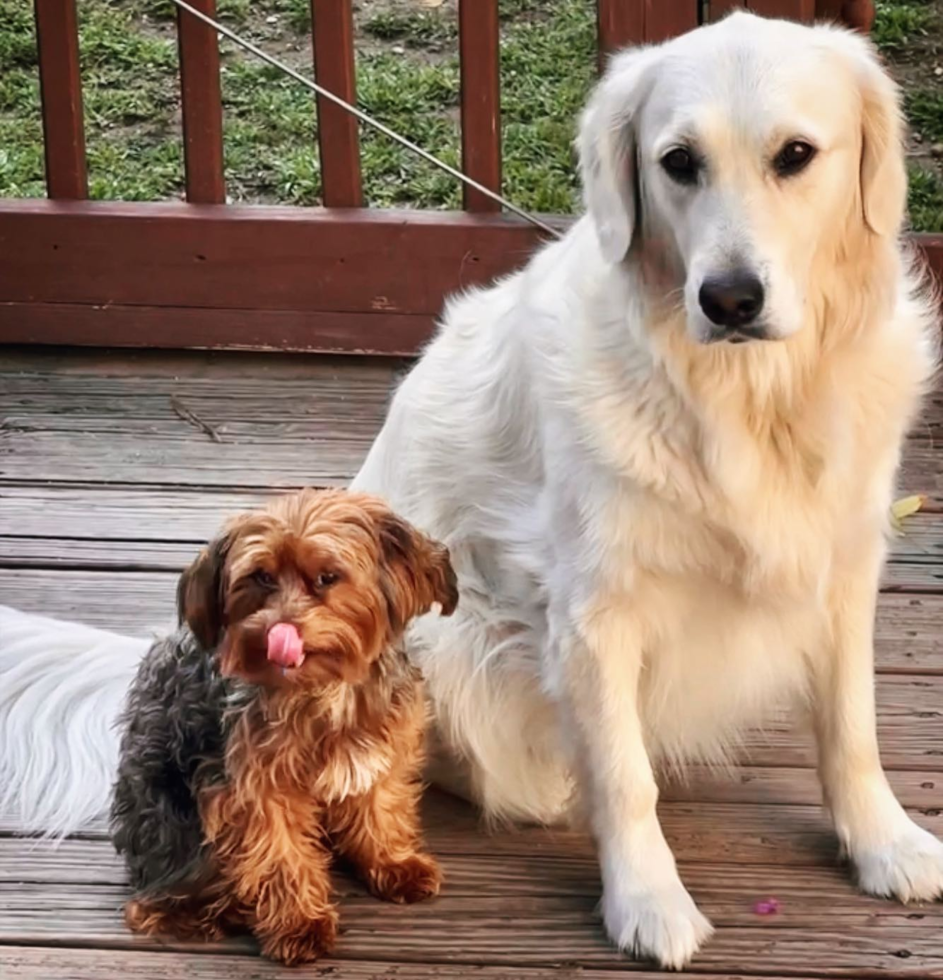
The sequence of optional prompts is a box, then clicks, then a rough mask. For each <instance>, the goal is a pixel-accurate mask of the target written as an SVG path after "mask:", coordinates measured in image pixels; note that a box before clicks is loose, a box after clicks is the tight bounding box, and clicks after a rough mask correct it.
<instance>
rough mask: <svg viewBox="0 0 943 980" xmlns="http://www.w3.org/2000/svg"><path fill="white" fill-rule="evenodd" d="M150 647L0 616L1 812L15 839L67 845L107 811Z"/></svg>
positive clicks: (38, 619)
mask: <svg viewBox="0 0 943 980" xmlns="http://www.w3.org/2000/svg"><path fill="white" fill-rule="evenodd" d="M150 643H151V641H150V640H144V639H134V638H132V637H127V636H118V635H116V634H114V633H106V632H105V631H103V630H98V629H93V628H92V627H90V626H82V625H79V624H78V623H65V622H60V621H58V620H55V619H46V618H44V617H42V616H34V615H30V614H29V613H23V612H19V611H17V610H15V609H9V608H8V607H6V606H0V811H2V812H3V813H4V814H5V815H6V816H7V818H12V819H13V820H14V821H15V822H16V829H17V830H18V831H20V832H24V833H41V834H43V835H44V836H49V837H61V836H64V835H65V834H69V833H74V832H75V831H77V830H79V829H81V827H82V826H83V825H84V824H86V823H88V822H89V821H90V820H92V819H94V818H95V817H97V816H99V815H101V814H103V813H105V812H106V811H107V810H108V807H109V805H110V801H111V788H112V784H113V783H114V779H115V772H116V768H117V763H118V743H119V738H120V736H119V733H118V732H117V731H116V730H115V721H116V719H117V717H118V715H119V713H120V712H121V710H122V707H123V705H124V699H125V694H126V692H127V690H128V687H129V686H130V684H131V681H132V680H133V678H134V674H135V671H136V670H137V666H138V663H139V662H140V660H141V658H142V657H143V656H144V654H145V653H146V652H147V649H148V647H149V646H150Z"/></svg>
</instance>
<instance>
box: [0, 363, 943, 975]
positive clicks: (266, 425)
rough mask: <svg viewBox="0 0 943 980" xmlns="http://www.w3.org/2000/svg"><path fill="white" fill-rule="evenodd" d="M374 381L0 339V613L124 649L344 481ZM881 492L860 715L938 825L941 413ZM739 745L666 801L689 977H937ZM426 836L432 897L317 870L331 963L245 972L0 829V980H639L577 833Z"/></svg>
mask: <svg viewBox="0 0 943 980" xmlns="http://www.w3.org/2000/svg"><path fill="white" fill-rule="evenodd" d="M398 369H399V365H398V364H397V363H395V362H391V361H382V362H381V361H370V360H366V359H361V360H353V359H352V360H344V359H341V358H323V359H318V358H311V357H303V356H300V355H299V356H293V357H287V358H286V357H282V356H280V355H278V356H276V355H270V356H261V355H239V354H229V355H210V354H200V353H193V354H188V355H166V354H146V353H137V354H135V353H127V352H125V353H120V354H115V355H112V356H107V357H103V356H102V355H101V354H93V353H89V352H84V353H83V352H74V351H71V352H52V351H46V352H33V351H29V350H10V349H6V350H3V349H0V601H3V602H6V603H9V604H12V605H15V606H19V607H21V608H26V609H33V610H37V611H42V612H44V613H48V614H52V615H57V616H63V617H70V618H74V619H78V620H82V621H84V622H88V623H93V624H97V625H102V626H107V627H111V628H115V629H119V630H124V631H129V632H133V633H136V634H146V633H147V632H148V630H149V629H151V628H161V627H163V626H165V625H166V624H168V623H169V622H170V620H171V617H172V615H173V605H172V597H173V591H174V584H175V580H176V576H177V574H178V572H179V570H180V569H181V567H182V566H183V565H184V564H185V563H186V562H187V561H189V560H190V558H191V557H192V555H193V554H194V553H195V551H196V549H197V546H198V544H200V543H201V542H202V541H204V540H205V539H206V538H207V537H208V536H209V535H210V534H211V533H212V532H213V531H214V529H215V528H216V527H217V526H218V524H219V522H220V519H221V518H222V517H223V516H224V515H225V514H228V513H231V512H233V511H235V510H238V509H240V508H243V507H245V506H247V505H252V504H254V503H256V502H257V501H259V500H261V499H262V498H263V497H264V496H265V495H266V491H268V490H270V489H271V488H276V487H294V486H300V485H303V484H315V485H342V484H344V483H345V482H346V481H347V480H348V479H349V478H350V476H351V475H352V474H353V473H354V472H355V470H356V468H357V465H358V463H359V461H360V459H361V458H362V456H363V455H364V453H365V451H366V449H367V447H368V445H369V443H370V440H371V438H372V436H373V435H374V433H375V432H376V430H377V428H378V426H379V425H380V422H381V420H382V417H383V414H384V411H385V407H386V404H387V400H388V397H389V392H390V386H391V384H392V382H393V380H394V377H395V374H396V372H397V370H398ZM201 422H202V423H204V424H205V427H203V426H201V424H200V423H201ZM215 440H218V441H215ZM905 489H906V490H907V491H908V492H920V493H925V494H927V495H928V497H929V504H928V507H927V509H926V510H925V511H924V512H923V513H922V514H920V515H918V516H916V517H915V518H913V519H911V520H910V521H909V522H908V523H907V532H906V536H905V537H903V538H901V539H900V540H899V541H898V542H897V543H896V547H895V551H894V559H893V562H892V563H891V565H890V567H889V569H888V573H887V577H886V589H885V592H884V594H883V595H882V597H881V606H880V614H879V624H878V637H879V640H878V665H879V671H880V677H879V683H878V690H879V698H878V701H879V708H878V711H879V725H880V732H881V739H882V746H883V752H884V758H885V762H886V764H887V766H888V768H889V769H890V777H891V781H892V783H893V784H894V786H895V787H896V789H897V792H898V793H899V794H900V796H901V799H902V800H903V802H904V803H905V805H906V806H908V807H909V808H911V809H912V810H913V811H914V812H916V813H917V814H918V817H919V820H920V822H921V823H923V825H924V826H926V827H928V828H931V829H932V830H934V831H935V832H936V833H943V399H941V398H937V399H936V401H935V402H934V404H933V405H932V406H931V408H930V412H929V414H928V417H927V419H926V421H925V423H924V424H923V425H922V426H921V428H920V429H919V431H918V432H917V433H916V434H915V436H914V437H913V438H912V439H911V440H910V442H909V444H908V452H907V463H906V470H905ZM849 506H854V501H849ZM749 741H750V744H749V746H748V748H749V760H748V762H747V763H745V764H744V766H743V767H742V768H740V769H739V770H738V771H737V772H736V773H735V774H734V775H733V776H732V777H731V778H730V779H722V778H720V777H707V776H704V777H699V778H695V779H694V780H693V781H692V782H691V783H690V784H689V785H687V786H672V787H667V788H666V792H665V797H664V798H665V802H664V803H663V804H662V806H661V812H662V817H663V821H664V825H665V829H666V833H667V835H668V838H669V840H670V842H671V844H672V846H673V848H674V850H675V853H676V855H677V856H678V859H679V862H680V864H681V869H682V874H683V877H684V880H685V882H686V883H687V884H688V886H689V887H690V889H691V891H692V893H693V894H694V897H695V898H696V900H697V901H698V902H699V904H700V906H701V908H702V909H703V910H704V912H705V913H706V914H707V915H708V916H710V918H711V919H712V920H713V922H714V923H715V925H716V926H717V934H716V936H715V937H714V939H713V941H712V942H711V943H710V944H709V945H708V946H707V947H706V949H705V950H704V951H703V952H702V953H701V955H700V956H699V957H698V958H697V960H696V962H695V964H694V966H693V967H692V968H691V970H692V973H696V974H697V975H699V976H700V977H702V978H703V977H705V976H713V977H716V978H720V977H732V976H734V975H735V976H737V977H746V976H766V977H773V976H775V977H783V978H785V977H792V978H796V977H807V978H810V977H826V976H829V977H832V976H843V977H855V978H858V977H909V978H918V977H919V978H927V977H939V978H943V905H941V904H937V905H935V906H918V907H910V908H903V907H901V906H898V905H896V904H893V903H890V902H884V901H879V900H875V899H871V898H867V897H864V896H861V895H859V894H858V893H857V892H856V891H855V889H854V888H853V886H852V885H851V884H850V881H849V878H848V875H847V873H846V870H845V869H843V868H841V867H839V866H838V864H837V862H836V856H835V852H836V845H835V840H834V838H833V836H832V834H831V832H830V829H829V825H828V822H827V820H826V818H825V816H824V815H823V814H822V812H821V809H820V805H819V793H818V788H817V784H816V779H815V774H814V772H813V771H812V770H811V768H810V766H811V764H812V754H811V750H810V741H809V739H808V737H807V736H806V735H804V734H802V733H800V732H796V731H794V730H793V729H792V728H791V727H790V725H789V724H788V723H785V722H783V723H773V724H771V725H770V727H769V728H768V729H767V730H766V731H765V733H764V734H763V735H757V736H755V737H753V738H751V739H750V740H749ZM426 824H427V828H428V836H429V839H430V842H431V845H432V848H433V849H434V850H435V851H436V852H437V853H438V854H439V855H440V856H441V857H442V859H443V861H444V864H445V867H446V871H447V875H448V880H447V883H446V886H445V889H444V891H443V894H442V895H441V897H440V898H439V899H437V900H436V901H434V902H432V903H430V904H427V905H422V906H417V907H414V908H409V909H403V908H398V907H391V906H388V905H384V904H382V903H379V902H376V901H374V900H372V899H370V898H369V897H367V896H366V895H365V893H364V891H363V890H362V889H361V888H360V887H359V886H358V885H357V884H355V883H353V882H351V881H348V880H346V879H344V878H341V877H338V879H337V887H338V891H339V893H340V895H341V896H342V898H341V912H342V923H343V935H342V938H341V942H340V945H339V948H338V952H337V956H336V958H334V959H332V960H331V961H329V962H325V963H324V964H322V965H319V966H317V967H312V968H310V969H309V968H306V969H300V970H294V971H289V970H284V969H280V968H278V967H276V966H274V965H273V964H271V963H268V962H266V961H263V960H260V959H259V957H258V955H257V952H256V950H255V948H254V946H253V944H252V942H251V941H250V940H248V939H239V938H236V939H232V940H230V941H227V942H225V943H221V944H216V945H200V946H194V945H187V944H179V943H169V942H168V943H158V942H153V941H147V940H142V939H140V938H136V937H132V936H131V935H130V934H129V933H128V932H127V931H126V929H125V927H124V925H123V923H122V920H121V912H120V910H121V906H122V902H123V899H124V896H125V882H124V872H123V869H122V866H121V864H120V862H119V861H118V860H117V858H116V856H115V855H114V853H113V852H112V849H111V847H110V844H109V843H108V841H107V839H106V837H105V835H104V832H103V829H100V828H99V829H93V830H92V831H90V832H88V833H86V834H84V835H82V836H81V837H80V838H77V839H72V840H69V841H66V842H64V843H63V844H62V845H61V846H60V847H59V848H58V849H57V850H53V849H51V848H49V847H47V846H42V845H37V846H33V845H32V844H31V843H29V842H24V841H23V840H20V839H16V838H14V837H13V836H11V834H10V824H9V823H6V824H3V823H2V821H0V977H2V978H3V980H14V978H17V980H20V978H30V980H52V978H66V977H68V978H97V980H133V978H170V977H188V978H191V980H222V978H234V980H238V978H249V977H252V978H267V977H274V976H276V975H278V976H281V975H285V976H289V975H290V976H292V977H303V976H315V975H316V976H322V975H323V976H327V975H330V977H331V980H377V978H383V977H396V978H400V980H403V978H416V980H439V978H441V980H453V978H458V977H475V978H478V980H498V978H505V977H517V978H520V980H551V978H575V977H580V978H582V980H603V978H609V977H612V976H613V975H615V974H618V973H620V972H623V971H624V972H626V973H629V972H631V973H632V974H633V975H634V976H636V977H644V976H653V975H654V974H647V973H645V972H639V971H640V970H641V971H645V969H646V968H645V965H644V964H642V965H639V964H633V963H632V962H631V961H628V960H626V959H625V958H623V957H620V956H619V955H618V954H617V953H615V952H614V951H613V950H612V949H611V948H610V947H609V946H608V945H607V943H606V941H605V940H604V938H603V935H602V931H601V928H600V925H599V922H598V919H597V915H596V911H595V906H596V902H597V900H598V896H599V879H598V873H597V870H596V866H595V862H594V858H593V852H592V848H591V845H590V843H589V841H588V840H587V839H586V838H585V837H584V836H582V835H579V834H575V833H569V832H563V831H553V832H551V831H545V830H539V829H526V830H517V831H512V830H503V831H499V832H496V833H493V834H488V833H486V832H485V831H484V830H483V829H482V828H481V827H480V824H479V821H478V818H477V817H476V815H475V814H474V812H473V811H471V810H470V809H469V808H468V807H466V806H464V805H462V804H459V803H457V802H456V801H454V800H451V799H449V798H447V797H445V796H442V795H438V794H430V798H429V800H428V806H427V813H426ZM768 896H775V897H776V898H777V899H778V900H779V901H780V903H781V911H780V913H779V914H778V915H775V916H770V917H759V916H757V915H756V914H754V912H753V906H754V903H755V902H756V901H757V900H760V899H764V898H766V897H768ZM648 969H651V968H650V967H649V968H648Z"/></svg>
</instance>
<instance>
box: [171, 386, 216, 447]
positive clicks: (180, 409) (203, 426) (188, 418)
mask: <svg viewBox="0 0 943 980" xmlns="http://www.w3.org/2000/svg"><path fill="white" fill-rule="evenodd" d="M170 407H171V408H172V409H173V410H174V413H175V414H176V416H177V417H178V418H180V419H183V421H184V422H189V423H190V425H192V426H195V427H196V428H197V429H200V430H201V431H202V432H205V433H206V434H207V435H208V436H209V437H210V439H212V440H213V442H222V441H223V437H222V436H221V435H220V434H219V432H218V430H217V429H215V428H214V427H213V426H212V425H210V424H209V422H207V421H205V420H204V419H201V418H200V416H199V415H197V414H196V412H194V411H193V410H192V409H189V408H187V406H186V405H184V404H183V402H182V401H180V399H179V398H178V397H177V396H176V395H171V396H170Z"/></svg>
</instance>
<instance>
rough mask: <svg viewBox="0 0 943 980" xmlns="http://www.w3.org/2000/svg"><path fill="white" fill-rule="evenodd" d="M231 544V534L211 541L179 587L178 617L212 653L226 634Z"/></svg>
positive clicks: (182, 577) (185, 574)
mask: <svg viewBox="0 0 943 980" xmlns="http://www.w3.org/2000/svg"><path fill="white" fill-rule="evenodd" d="M231 542H232V537H231V535H229V534H225V535H222V536H220V537H219V538H216V540H214V541H211V542H210V543H209V544H208V545H207V546H206V547H205V548H204V549H203V550H202V551H201V552H200V554H199V555H198V556H197V558H196V560H195V561H194V562H193V563H192V564H191V565H190V567H189V568H187V569H186V571H185V572H184V573H183V575H181V576H180V581H179V582H178V583H177V615H178V616H179V618H180V622H181V624H182V623H186V624H187V626H189V627H190V629H191V631H192V632H193V635H194V636H195V637H196V638H197V640H198V641H199V643H200V646H201V647H203V648H204V649H205V650H212V649H213V648H214V647H215V646H216V644H217V643H219V640H220V637H221V636H222V632H223V625H224V623H223V605H224V589H225V583H224V572H225V567H226V555H227V553H228V551H229V546H230V544H231Z"/></svg>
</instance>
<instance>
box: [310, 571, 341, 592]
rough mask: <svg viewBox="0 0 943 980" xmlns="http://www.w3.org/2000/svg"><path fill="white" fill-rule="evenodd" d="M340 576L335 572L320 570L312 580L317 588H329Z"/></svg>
mask: <svg viewBox="0 0 943 980" xmlns="http://www.w3.org/2000/svg"><path fill="white" fill-rule="evenodd" d="M338 578H340V576H339V575H338V574H337V572H321V574H320V575H319V576H318V577H317V578H316V579H315V580H314V584H315V585H316V586H317V588H319V589H329V588H330V587H331V586H332V585H334V583H335V582H336V581H337V580H338Z"/></svg>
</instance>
